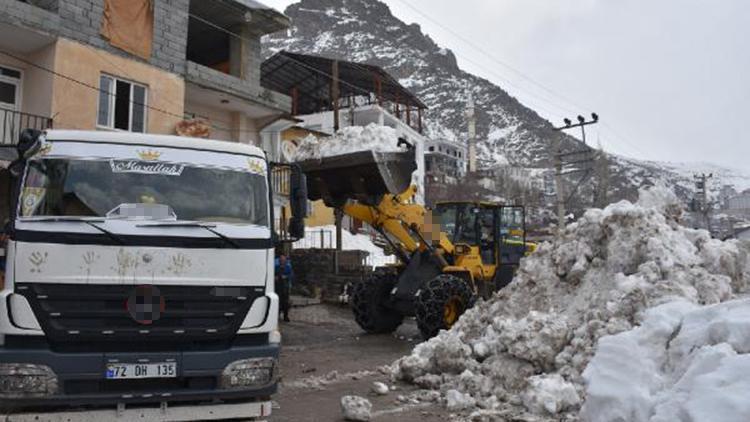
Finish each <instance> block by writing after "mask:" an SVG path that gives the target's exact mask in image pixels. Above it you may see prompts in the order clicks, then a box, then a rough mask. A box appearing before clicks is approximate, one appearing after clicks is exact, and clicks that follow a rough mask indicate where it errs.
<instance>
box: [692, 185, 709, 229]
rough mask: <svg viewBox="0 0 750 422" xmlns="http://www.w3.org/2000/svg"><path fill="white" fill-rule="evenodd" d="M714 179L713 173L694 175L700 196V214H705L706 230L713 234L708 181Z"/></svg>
mask: <svg viewBox="0 0 750 422" xmlns="http://www.w3.org/2000/svg"><path fill="white" fill-rule="evenodd" d="M713 177H714V174H713V173H710V174H706V173H701V174H696V175H693V179H694V180H695V187H696V191H697V192H696V193H697V194H698V196H700V202H701V203H700V210H699V211H700V212H701V214H703V220H704V222H705V224H706V229H707V230H708V232H709V233H711V204H710V203H709V201H708V180H709V179H712V178H713Z"/></svg>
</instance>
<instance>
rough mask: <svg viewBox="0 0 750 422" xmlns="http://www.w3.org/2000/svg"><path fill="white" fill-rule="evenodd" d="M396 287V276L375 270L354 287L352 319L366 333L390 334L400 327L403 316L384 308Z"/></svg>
mask: <svg viewBox="0 0 750 422" xmlns="http://www.w3.org/2000/svg"><path fill="white" fill-rule="evenodd" d="M395 285H396V275H395V274H394V273H392V272H388V271H385V270H375V272H374V273H373V274H372V275H370V276H369V277H367V278H365V279H364V280H362V281H361V282H360V283H357V284H356V285H355V286H354V293H353V294H352V311H354V319H355V320H356V321H357V324H359V326H360V327H362V329H363V330H365V331H367V332H368V333H373V334H375V333H378V334H384V333H392V332H393V331H395V330H396V328H398V326H399V325H401V322H402V321H403V320H404V316H403V315H401V314H400V313H398V312H397V311H395V310H393V309H389V308H387V307H386V306H385V302H386V301H387V300H388V297H389V296H390V294H391V290H393V286H395Z"/></svg>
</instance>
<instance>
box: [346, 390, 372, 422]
mask: <svg viewBox="0 0 750 422" xmlns="http://www.w3.org/2000/svg"><path fill="white" fill-rule="evenodd" d="M371 412H372V403H370V401H369V400H367V399H366V398H364V397H359V396H344V397H342V398H341V413H342V414H343V416H344V419H345V420H347V421H355V422H367V421H369V420H370V417H371Z"/></svg>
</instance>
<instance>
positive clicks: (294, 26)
mask: <svg viewBox="0 0 750 422" xmlns="http://www.w3.org/2000/svg"><path fill="white" fill-rule="evenodd" d="M592 111H593V110H580V113H581V116H578V121H573V122H570V121H568V122H550V121H547V120H546V119H544V118H543V117H541V116H540V115H539V114H538V113H537V112H535V111H534V110H532V109H531V108H528V107H526V106H525V105H524V104H522V103H521V102H520V101H519V100H518V99H516V98H515V97H514V96H512V95H511V94H510V93H509V92H508V91H507V90H506V89H504V87H502V86H498V85H496V84H495V83H493V82H492V81H489V80H486V79H483V78H481V77H479V76H475V75H473V74H471V73H468V72H466V71H464V70H462V69H461V68H460V66H459V63H458V60H457V58H456V56H455V55H454V53H453V52H452V51H450V50H449V49H446V48H444V47H443V46H441V45H438V44H437V43H436V42H435V41H434V40H433V39H432V38H431V37H430V36H429V35H427V34H425V33H424V32H423V31H422V29H421V28H420V26H419V25H418V24H416V23H412V24H408V23H406V22H404V21H402V20H400V19H399V18H398V17H396V16H394V15H393V13H392V12H391V10H390V8H389V7H388V5H386V4H385V3H383V2H381V1H379V0H301V1H299V2H297V3H294V4H292V5H290V6H289V7H288V8H287V9H286V10H284V11H280V10H276V9H273V8H271V7H268V6H266V5H264V4H262V0H261V2H259V1H256V0H201V1H198V0H132V1H123V0H2V1H0V147H2V148H0V162H1V163H2V173H3V174H2V177H0V180H2V181H3V183H4V184H5V185H6V187H7V189H5V187H4V188H3V192H5V193H4V194H3V195H2V199H3V201H4V202H5V204H4V206H2V207H0V209H2V211H0V216H2V219H3V222H4V224H5V227H6V229H5V231H4V234H3V242H5V243H4V245H6V246H3V251H4V253H3V259H2V262H3V266H2V271H3V277H4V278H3V282H2V283H0V288H1V289H2V294H3V297H4V298H6V299H7V301H2V302H3V303H6V302H7V305H5V304H3V305H1V306H0V415H2V417H3V418H5V417H6V416H7V418H8V419H3V420H29V419H13V418H12V416H13V415H14V414H15V415H21V416H23V417H27V418H33V417H36V416H37V415H45V414H47V412H54V415H56V416H59V417H60V418H67V419H49V420H134V419H123V418H127V417H129V418H137V417H138V418H141V420H198V416H196V415H198V414H200V415H203V416H201V418H203V417H205V420H209V419H210V420H218V419H222V420H223V419H226V420H230V419H235V418H245V417H253V418H258V420H264V418H266V417H269V414H270V415H272V416H270V419H268V420H279V421H287V420H288V421H293V420H300V421H301V420H341V418H342V417H343V418H345V420H355V421H356V420H362V421H366V420H371V419H372V420H383V421H387V420H424V421H433V420H434V421H437V420H457V421H463V420H466V421H485V420H487V421H495V420H497V421H500V420H518V421H521V420H523V421H553V420H555V421H558V420H565V421H574V420H587V421H624V420H629V421H630V420H632V421H648V420H659V421H667V420H683V418H684V420H716V421H734V420H738V421H739V420H746V419H743V417H750V412H749V411H748V407H747V405H746V404H743V403H740V401H741V400H735V399H734V398H733V397H734V396H732V394H730V393H737V392H738V391H740V390H742V388H744V387H747V381H745V380H736V379H734V378H732V377H730V376H728V375H727V374H729V373H731V372H733V371H736V372H737V373H740V374H748V373H750V372H749V371H748V367H747V364H746V363H744V360H743V359H744V357H746V353H747V352H748V350H749V349H748V342H747V339H746V338H745V337H746V336H744V335H743V333H746V332H747V329H748V322H747V315H746V314H747V312H746V310H745V309H746V308H743V306H745V305H747V303H746V301H747V299H746V294H747V289H748V280H750V261H749V257H750V246H748V245H750V243H746V241H748V240H750V173H748V172H746V171H741V170H734V169H729V168H725V167H722V166H719V165H714V164H708V163H705V164H685V163H668V162H658V161H643V160H638V159H633V158H629V157H625V156H621V155H616V154H611V153H609V152H608V151H605V150H604V149H602V148H601V147H600V146H599V145H597V143H596V142H594V141H591V140H586V139H585V130H586V129H585V126H587V125H590V124H598V123H599V120H600V119H601V120H603V121H604V120H606V119H607V116H601V117H600V116H598V115H596V114H595V113H593V114H592ZM579 127H580V128H583V130H584V132H583V133H584V135H583V137H580V136H579V132H580V130H581V129H578V128H579ZM341 157H344V158H343V159H342V158H341ZM403 157H407V158H408V159H409V160H405V159H404V158H403ZM337 159H338V163H337V162H336V161H337ZM378 160H382V162H381V161H378ZM387 160H390V161H387ZM399 160H401V161H409V162H408V163H405V162H401V161H399ZM60 163H64V166H63V167H59V166H57V167H56V165H58V164H60ZM331 163H333V164H331ZM334 164H337V165H339V166H340V167H341V168H337V169H334V170H338V171H340V172H339V173H335V174H334V172H333V171H332V170H330V168H329V167H332V166H333V165H334ZM316 165H318V166H319V167H321V168H322V169H321V168H317V167H316ZM327 166H328V167H327ZM358 170H360V171H362V173H361V174H360V173H357V171H358ZM327 171H330V173H327ZM402 173H403V174H402ZM381 177H382V180H380V178H381ZM149 178H152V179H149ZM180 178H181V179H180ZM58 179H59V180H58ZM394 186H396V187H398V191H394ZM347 188H348V189H349V191H347V190H346V189H347ZM110 196H112V197H113V198H110ZM168 200H169V201H172V202H169V203H167V201H168ZM561 217H562V218H561ZM469 220H470V221H469ZM467 221H468V222H467ZM462 230H463V231H462ZM462 236H463V237H462ZM281 256H283V259H281ZM63 257H64V258H63ZM274 257H275V258H274ZM6 261H7V263H6ZM477 262H478V263H477ZM287 263H290V264H287ZM292 274H293V275H292ZM428 276H429V277H428ZM24 277H25V278H24ZM287 277H289V279H287ZM292 277H293V281H292ZM282 278H283V281H282ZM250 279H252V280H254V281H249V280H250ZM441 283H442V284H441ZM445 286H448V287H445ZM79 289H80V292H79V293H75V292H77V291H78V290H79ZM368 289H369V290H368ZM441 289H443V290H441ZM407 290H408V294H409V295H410V296H411V297H409V298H407V299H404V298H403V297H400V296H398V295H400V294H403V295H406V294H407V293H402V292H405V291H407ZM76 295H79V296H76ZM424 297H431V298H432V299H431V300H432V301H433V302H434V303H438V302H439V303H438V305H435V306H438V307H437V308H434V309H433V308H430V307H429V306H432V305H434V303H428V302H427V300H428V299H425V298H424ZM376 300H383V303H380V302H375V301H376ZM285 301H286V302H287V303H286V304H285V303H284V302H285ZM444 302H445V303H444ZM123 303H124V304H125V306H124V307H123V306H122V304H123ZM349 307H352V308H353V311H354V312H353V313H352V312H351V311H350V310H349V309H348V308H349ZM443 311H444V312H443ZM282 314H283V318H284V319H285V320H286V321H285V322H283V323H282V322H279V321H278V320H279V318H282V317H281V315H282ZM290 317H291V318H290ZM290 319H291V321H289V320H290ZM429 322H432V325H430V324H428V323H429ZM682 327H685V330H684V331H681V329H682ZM707 327H709V328H707ZM710 327H718V328H716V329H715V330H714V329H712V328H710ZM712 330H713V331H712ZM708 331H710V332H708ZM665 341H666V344H667V349H666V350H665V349H664V348H663V347H661V346H660V345H661V344H662V343H664V342H665ZM672 341H675V343H674V344H675V345H676V346H675V348H674V349H669V342H672ZM657 344H658V345H657ZM636 346H637V347H636ZM694 350H700V352H699V353H694V352H693V351H694ZM631 351H632V352H633V353H636V352H637V353H639V355H638V356H639V358H641V359H642V362H645V363H644V365H645V364H648V365H651V366H652V367H653V368H656V369H658V371H657V370H656V369H654V371H656V372H654V373H651V374H647V373H638V374H637V375H638V377H640V378H637V377H636V378H633V379H628V378H627V376H628V375H629V374H627V373H625V372H624V370H623V369H621V368H623V367H626V366H627V365H631V366H632V365H633V363H632V362H630V363H628V362H625V361H626V360H625V359H624V357H623V356H624V355H626V354H628V353H630V352H631ZM191 365H192V366H191ZM706 365H709V366H710V365H713V367H714V369H708V367H707V366H706ZM635 366H637V365H635ZM129 370H130V371H133V373H134V374H135V373H136V372H137V373H138V374H139V375H138V376H136V375H132V377H128V376H127V375H125V374H127V371H129ZM153 371H158V373H157V374H156V375H154V372H153ZM162 371H164V372H162ZM690 371H705V374H706V376H705V377H704V378H701V377H699V376H697V375H696V376H694V377H693V376H688V375H690V373H689V372H690ZM101 373H103V374H105V375H104V378H102V375H101ZM686 373H688V374H687V375H686ZM29 374H31V375H29ZM614 376H617V377H619V378H617V379H624V381H623V382H622V385H621V386H619V387H617V388H615V387H613V386H612V385H610V384H609V383H611V378H608V377H614ZM24 377H26V378H24ZM634 377H635V376H634ZM722 377H723V378H722ZM680 380H683V381H684V383H683V384H680V382H681V381H680ZM639 383H640V384H639ZM646 386H648V388H646ZM707 386H708V387H707ZM711 386H713V387H715V388H717V389H718V388H725V390H722V391H725V392H727V397H719V396H720V395H719V394H716V395H713V394H712V395H707V396H706V397H708V398H707V399H705V400H706V402H705V403H704V402H700V403H698V404H691V402H690V400H689V399H688V398H690V397H692V398H695V397H701V396H700V394H701V391H703V390H701V389H706V388H709V387H711ZM618 388H619V390H618ZM639 388H640V389H648V390H649V391H648V392H643V391H640V390H639ZM677 390H679V391H677ZM70 403H72V407H70V408H69V409H68V408H67V407H65V406H68V404H70ZM206 403H213V404H214V405H216V406H218V407H216V408H215V409H207V408H206V407H205V406H203V405H204V404H206ZM717 403H719V404H720V405H722V406H727V407H729V408H732V409H734V410H735V411H736V412H735V413H734V414H731V412H729V411H728V412H729V413H727V415H720V416H722V417H717V418H716V419H710V418H709V419H704V418H703V417H706V415H710V414H711V409H712V408H713V407H715V406H719V404H717ZM732 406H735V407H732ZM209 407H210V406H209ZM131 409H132V411H133V412H135V413H129V414H127V416H123V415H124V413H123V412H125V411H126V410H128V411H130V410H131ZM195 412H205V413H195ZM248 412H249V414H248ZM316 412H319V413H316ZM51 414H52V413H51ZM634 415H635V416H634ZM653 415H657V416H658V417H659V418H661V419H659V418H651V416H653ZM685 415H689V416H685ZM738 415H739V416H738ZM723 416H726V417H723ZM19 417H20V416H19ZM50 418H52V416H50ZM45 420H46V419H45ZM254 420H255V419H254Z"/></svg>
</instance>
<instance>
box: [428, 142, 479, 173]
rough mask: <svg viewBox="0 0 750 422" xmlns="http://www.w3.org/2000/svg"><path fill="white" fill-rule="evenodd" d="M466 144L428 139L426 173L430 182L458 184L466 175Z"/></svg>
mask: <svg viewBox="0 0 750 422" xmlns="http://www.w3.org/2000/svg"><path fill="white" fill-rule="evenodd" d="M467 154H468V148H467V146H466V145H461V144H457V143H455V142H449V141H433V140H428V141H427V143H426V146H425V156H424V159H425V174H426V176H427V178H428V180H429V182H430V183H447V184H456V183H458V181H459V180H461V178H463V177H464V176H466V170H467Z"/></svg>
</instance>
